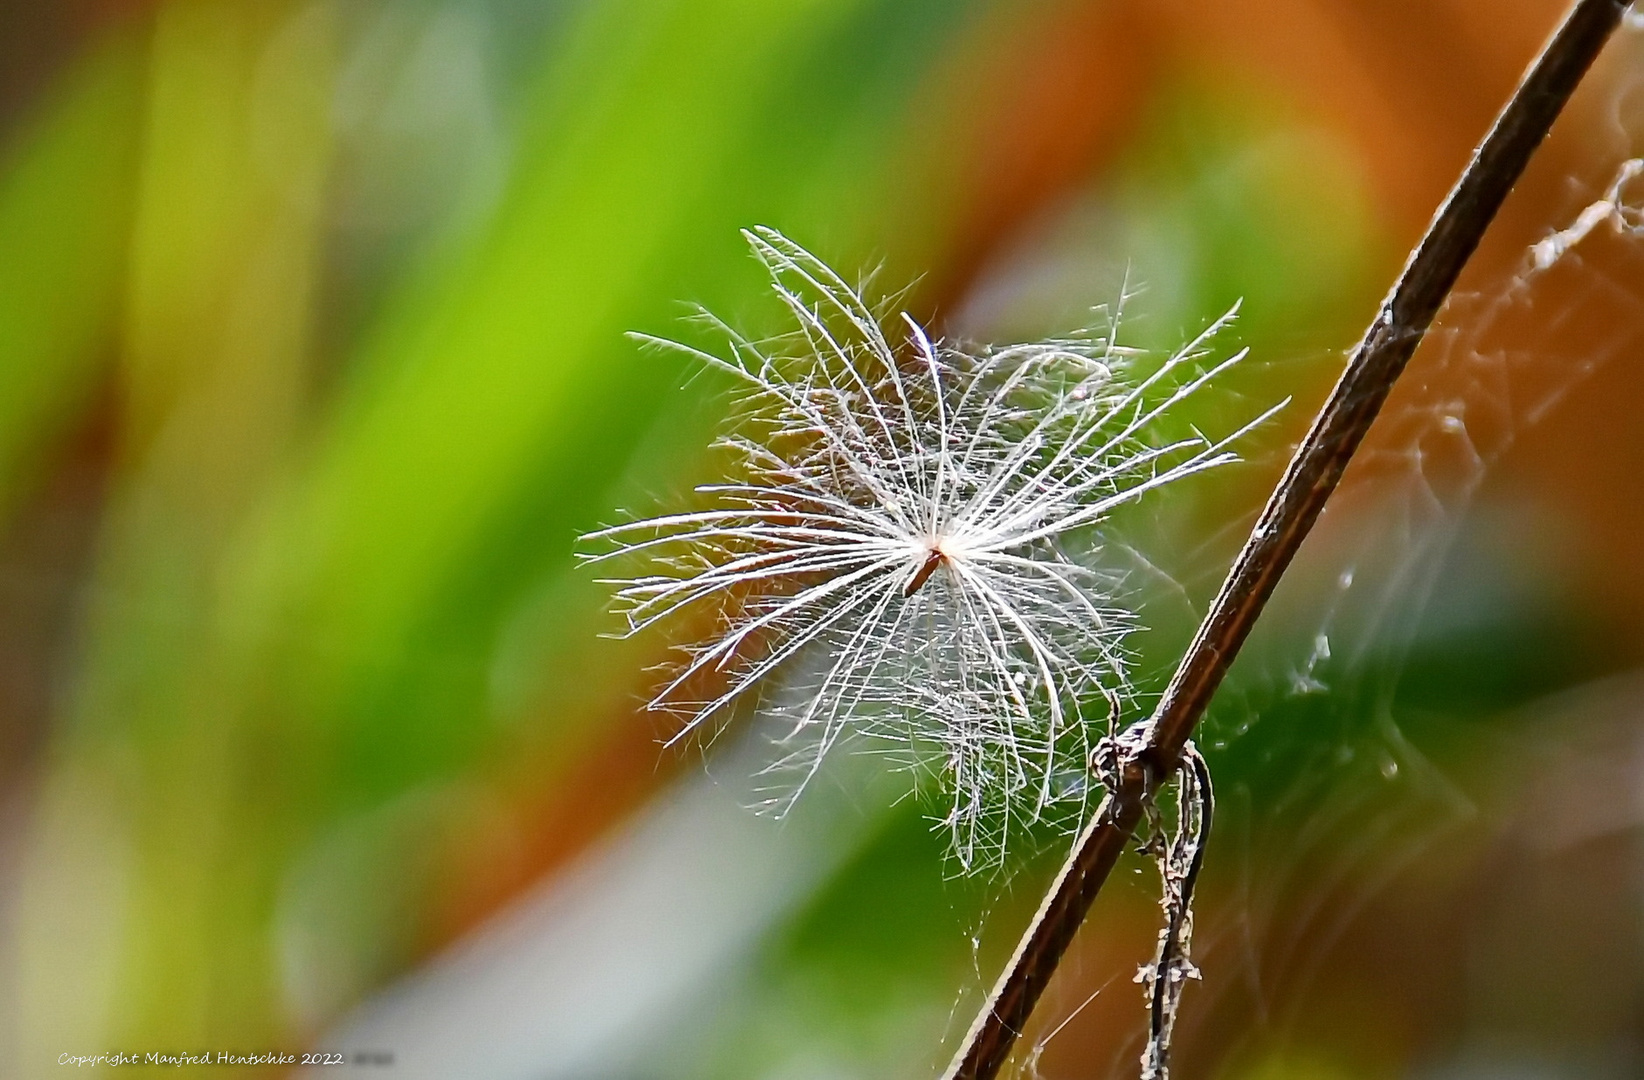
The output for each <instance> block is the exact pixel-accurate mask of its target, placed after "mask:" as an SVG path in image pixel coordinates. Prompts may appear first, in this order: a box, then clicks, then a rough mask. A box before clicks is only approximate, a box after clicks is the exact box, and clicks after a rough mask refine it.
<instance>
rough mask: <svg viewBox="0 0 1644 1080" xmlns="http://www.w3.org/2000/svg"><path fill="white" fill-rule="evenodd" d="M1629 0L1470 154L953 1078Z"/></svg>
mask: <svg viewBox="0 0 1644 1080" xmlns="http://www.w3.org/2000/svg"><path fill="white" fill-rule="evenodd" d="M1627 7H1628V4H1627V3H1626V2H1625V0H1576V3H1575V4H1574V5H1573V6H1572V7H1571V9H1570V12H1569V14H1568V15H1566V16H1565V19H1564V22H1563V23H1562V24H1561V25H1560V26H1559V28H1558V30H1557V32H1555V33H1554V34H1553V37H1552V39H1551V40H1550V41H1549V42H1548V43H1547V46H1546V47H1545V48H1544V49H1543V50H1542V52H1541V55H1540V56H1538V57H1537V58H1536V61H1535V63H1534V64H1532V65H1531V67H1530V69H1529V71H1528V72H1527V73H1526V74H1525V76H1524V79H1523V81H1522V82H1521V83H1520V84H1519V86H1518V89H1517V90H1516V91H1515V92H1514V93H1513V96H1512V98H1511V99H1510V100H1509V101H1508V102H1507V106H1506V108H1504V109H1503V110H1502V112H1501V115H1500V116H1499V117H1498V118H1497V119H1496V122H1495V125H1494V126H1493V127H1492V128H1491V129H1490V132H1489V134H1488V135H1486V136H1485V138H1484V141H1483V142H1482V143H1481V144H1480V145H1479V147H1478V149H1477V150H1476V151H1474V153H1473V158H1472V160H1471V161H1470V162H1469V163H1468V165H1467V168H1466V170H1465V171H1464V172H1463V173H1462V175H1461V179H1460V180H1459V181H1458V182H1457V183H1456V186H1455V188H1454V189H1453V190H1452V191H1451V192H1450V197H1449V198H1448V199H1446V200H1445V202H1444V205H1443V206H1442V207H1441V208H1440V209H1439V212H1438V214H1437V215H1436V216H1435V217H1434V218H1433V222H1432V224H1431V225H1430V226H1429V227H1428V230H1427V234H1426V235H1425V236H1424V237H1422V240H1421V243H1420V244H1419V245H1418V246H1417V247H1416V249H1415V251H1414V252H1412V253H1411V255H1410V259H1409V261H1408V262H1407V263H1406V264H1405V267H1404V272H1403V273H1402V274H1401V275H1400V276H1399V279H1398V281H1397V283H1396V284H1395V285H1394V286H1393V290H1392V292H1391V293H1390V294H1389V295H1388V297H1387V299H1386V300H1384V301H1383V302H1382V305H1381V308H1380V310H1379V311H1378V312H1377V313H1376V317H1375V320H1374V321H1373V322H1372V323H1371V324H1370V328H1369V330H1368V331H1366V332H1365V335H1364V338H1363V340H1362V341H1361V342H1360V343H1359V345H1358V347H1357V348H1356V349H1355V350H1354V351H1353V355H1352V358H1351V360H1349V362H1348V364H1347V369H1346V370H1345V371H1344V372H1343V373H1342V377H1341V379H1340V381H1339V382H1337V383H1336V387H1335V389H1334V390H1333V391H1332V392H1331V394H1330V399H1329V400H1328V401H1327V402H1325V405H1324V407H1323V409H1321V410H1320V412H1319V414H1318V416H1317V418H1316V419H1315V420H1314V421H1313V426H1312V428H1311V429H1310V430H1309V431H1308V433H1307V437H1306V438H1305V439H1303V440H1302V443H1301V445H1300V446H1299V447H1297V449H1296V453H1295V456H1294V457H1293V458H1292V459H1291V461H1290V465H1289V467H1288V468H1286V469H1285V472H1284V476H1283V477H1282V478H1281V479H1280V481H1279V484H1278V487H1277V488H1275V489H1274V491H1273V494H1272V496H1271V497H1270V498H1269V499H1268V502H1267V506H1266V508H1265V509H1263V511H1262V514H1261V517H1260V518H1259V519H1258V520H1257V522H1256V526H1255V529H1254V530H1253V531H1252V532H1251V534H1250V538H1249V539H1248V540H1247V541H1246V542H1245V545H1244V548H1243V550H1241V551H1240V552H1239V556H1238V558H1237V559H1236V560H1235V561H1234V563H1233V568H1232V570H1231V571H1229V572H1228V575H1227V580H1226V581H1225V582H1224V583H1223V584H1222V588H1221V591H1220V592H1219V593H1218V594H1217V595H1216V599H1215V601H1214V602H1213V603H1212V604H1211V607H1210V611H1209V613H1208V614H1207V615H1206V616H1205V619H1204V622H1203V623H1202V624H1201V625H1200V627H1199V631H1198V633H1197V634H1196V635H1195V636H1194V638H1193V643H1192V644H1191V645H1190V646H1189V647H1188V650H1187V653H1186V654H1185V655H1184V656H1183V658H1182V662H1181V665H1180V666H1179V667H1178V668H1177V669H1176V674H1175V676H1174V677H1173V678H1172V679H1171V680H1170V685H1169V686H1168V687H1167V688H1166V690H1165V693H1164V697H1163V699H1162V700H1161V701H1160V703H1159V707H1158V709H1157V710H1156V711H1155V712H1154V714H1153V717H1152V718H1151V719H1150V720H1148V721H1147V722H1146V723H1145V724H1143V725H1138V728H1137V729H1136V730H1135V731H1134V732H1126V734H1125V736H1123V737H1121V739H1122V745H1124V746H1125V748H1126V749H1125V753H1124V755H1123V758H1122V760H1121V762H1120V763H1119V765H1120V767H1119V768H1118V769H1117V770H1116V772H1117V776H1116V777H1114V778H1113V784H1112V787H1111V790H1110V791H1109V792H1108V796H1107V798H1106V799H1105V800H1104V801H1103V803H1102V806H1101V808H1100V809H1098V810H1097V812H1096V815H1095V817H1093V818H1092V819H1091V822H1090V824H1089V825H1088V826H1086V827H1085V830H1084V831H1083V832H1082V833H1081V834H1080V835H1079V838H1078V841H1077V843H1076V844H1075V846H1074V849H1073V852H1072V853H1071V854H1070V855H1069V857H1068V860H1067V862H1066V863H1065V864H1064V865H1063V867H1062V869H1061V872H1060V873H1058V874H1057V876H1056V880H1055V881H1054V882H1053V883H1052V885H1051V888H1050V891H1049V892H1048V893H1046V895H1045V899H1044V902H1043V903H1042V904H1041V905H1040V908H1039V911H1038V914H1036V915H1035V916H1034V918H1033V922H1032V923H1031V924H1030V925H1029V927H1028V930H1027V933H1026V934H1025V935H1024V936H1023V938H1022V942H1021V944H1020V945H1018V946H1017V948H1016V952H1015V955H1013V956H1012V957H1011V959H1010V963H1009V964H1008V965H1007V966H1006V968H1005V972H1004V974H1003V975H1002V976H1001V977H1000V979H999V982H998V984H997V985H996V986H995V987H994V990H993V993H992V994H990V995H989V996H988V1001H987V1003H986V1005H984V1006H983V1009H982V1012H981V1014H980V1015H979V1016H978V1017H977V1018H976V1022H975V1023H974V1024H973V1025H972V1026H971V1029H970V1031H969V1033H968V1034H967V1035H966V1037H965V1041H964V1044H963V1045H962V1046H961V1047H960V1049H959V1053H958V1054H957V1056H955V1058H954V1060H953V1064H952V1065H950V1066H949V1067H948V1070H947V1072H946V1073H945V1074H944V1080H992V1078H993V1077H994V1076H995V1075H996V1074H997V1073H998V1071H999V1067H1000V1066H1001V1065H1003V1064H1004V1061H1005V1058H1006V1057H1007V1056H1008V1055H1009V1053H1010V1050H1011V1047H1012V1046H1013V1045H1014V1044H1015V1042H1016V1037H1017V1035H1018V1034H1020V1032H1021V1029H1022V1026H1023V1024H1025V1023H1026V1022H1027V1019H1028V1016H1029V1014H1030V1013H1032V1011H1033V1007H1034V1005H1035V1004H1036V1003H1037V1002H1038V1000H1039V995H1040V994H1041V993H1042V992H1043V991H1044V988H1045V986H1046V984H1047V983H1049V981H1050V977H1051V975H1052V974H1054V973H1055V971H1056V966H1057V964H1058V963H1060V961H1061V958H1062V954H1063V952H1064V951H1065V950H1066V949H1067V946H1068V944H1069V942H1071V941H1072V940H1073V935H1074V933H1075V932H1076V931H1077V930H1078V928H1079V925H1080V923H1082V922H1083V921H1084V917H1085V913H1086V912H1087V911H1088V910H1089V909H1090V905H1091V902H1092V901H1094V900H1095V899H1096V894H1097V893H1098V892H1100V891H1101V888H1102V885H1103V883H1104V882H1105V881H1106V880H1107V876H1108V874H1109V873H1110V872H1111V871H1112V869H1113V865H1114V863H1115V862H1116V861H1117V860H1118V858H1119V854H1120V852H1121V851H1122V850H1123V849H1124V846H1125V844H1126V842H1127V841H1128V840H1129V839H1130V836H1131V834H1132V833H1133V832H1134V831H1135V828H1136V825H1137V823H1138V821H1139V820H1140V819H1141V817H1142V814H1143V812H1144V810H1145V808H1146V806H1147V805H1148V803H1149V801H1150V800H1151V799H1152V798H1153V794H1154V792H1155V791H1156V790H1157V789H1158V787H1159V785H1160V784H1161V783H1163V782H1164V781H1165V780H1166V779H1167V778H1169V777H1170V776H1171V775H1172V774H1173V773H1174V772H1175V770H1176V769H1177V767H1178V766H1179V764H1180V761H1181V753H1182V747H1183V745H1184V744H1185V743H1186V742H1187V740H1188V738H1189V737H1190V736H1191V735H1192V733H1193V729H1194V727H1195V726H1196V725H1197V724H1198V721H1199V717H1200V716H1201V715H1203V713H1204V710H1205V707H1206V706H1207V705H1209V703H1210V698H1211V696H1212V695H1213V694H1214V693H1215V692H1216V688H1217V687H1218V686H1219V685H1220V684H1221V681H1222V676H1223V675H1225V674H1226V673H1227V669H1228V666H1229V665H1230V664H1232V662H1233V658H1234V657H1235V656H1237V655H1238V651H1239V649H1240V647H1241V646H1242V645H1243V644H1244V640H1245V638H1246V636H1248V634H1249V633H1250V628H1251V626H1252V624H1253V623H1254V622H1255V621H1256V617H1257V616H1258V615H1259V614H1260V613H1261V610H1262V608H1263V606H1264V605H1265V604H1266V603H1267V599H1268V597H1269V596H1270V595H1271V594H1272V592H1273V588H1274V586H1276V585H1277V584H1278V581H1279V578H1280V576H1281V575H1282V574H1283V573H1284V571H1285V569H1286V568H1287V567H1288V566H1289V565H1290V560H1291V558H1292V557H1293V556H1294V555H1295V553H1296V549H1297V548H1299V547H1300V546H1301V543H1302V541H1303V540H1304V539H1305V538H1306V536H1307V534H1308V532H1309V531H1310V530H1311V529H1312V527H1313V523H1314V522H1315V521H1316V520H1317V519H1318V516H1319V512H1320V510H1322V509H1323V508H1324V503H1325V500H1326V499H1328V498H1329V497H1330V493H1331V492H1332V491H1334V490H1335V488H1336V484H1337V482H1338V481H1339V480H1340V479H1341V475H1342V472H1343V471H1344V470H1345V469H1346V468H1347V463H1348V462H1349V461H1350V460H1352V457H1353V454H1354V452H1355V451H1356V450H1357V449H1358V446H1359V443H1360V442H1361V441H1363V439H1364V435H1365V432H1366V431H1368V430H1369V428H1370V424H1371V422H1372V421H1374V420H1375V418H1376V414H1377V413H1378V412H1379V411H1380V410H1381V406H1382V403H1383V402H1384V401H1386V400H1387V395H1388V392H1389V391H1391V390H1392V388H1393V383H1394V381H1395V380H1396V379H1397V378H1398V377H1399V374H1400V373H1401V372H1402V371H1403V370H1404V366H1405V364H1406V363H1407V362H1408V361H1409V359H1410V356H1411V354H1412V353H1414V352H1415V349H1416V346H1417V345H1418V344H1420V342H1421V339H1422V336H1423V335H1424V334H1426V332H1427V328H1428V327H1429V326H1430V325H1431V324H1432V321H1433V318H1434V316H1435V315H1437V313H1438V310H1439V308H1440V306H1441V305H1442V304H1443V303H1444V300H1445V298H1446V297H1447V296H1448V295H1449V294H1450V290H1451V288H1452V287H1453V286H1454V285H1455V282H1456V278H1457V277H1458V276H1459V275H1460V273H1461V270H1462V267H1464V266H1465V265H1466V264H1467V260H1468V259H1469V258H1471V257H1472V254H1473V251H1474V249H1475V248H1477V247H1478V243H1479V240H1480V238H1481V237H1482V236H1483V235H1484V231H1485V229H1486V228H1487V227H1488V226H1489V224H1490V222H1491V221H1492V220H1493V219H1494V218H1495V215H1496V211H1497V210H1498V209H1500V207H1501V204H1502V201H1503V200H1504V199H1505V198H1506V197H1507V193H1508V192H1509V191H1510V190H1512V187H1513V184H1514V183H1516V182H1517V181H1518V178H1519V176H1520V175H1521V174H1522V173H1523V171H1524V167H1525V165H1526V164H1527V163H1528V162H1529V160H1530V157H1531V156H1532V155H1533V154H1534V153H1535V151H1536V148H1537V147H1539V146H1540V145H1541V141H1542V139H1544V138H1545V137H1546V135H1547V131H1548V129H1549V128H1551V127H1552V124H1553V121H1554V120H1555V119H1557V118H1558V115H1559V113H1560V112H1561V111H1562V110H1563V108H1564V105H1565V103H1566V102H1567V101H1568V100H1569V98H1570V95H1571V93H1573V92H1574V91H1575V88H1576V85H1577V84H1578V83H1580V81H1581V78H1582V76H1583V75H1585V74H1586V72H1587V69H1588V68H1589V67H1590V66H1591V65H1592V63H1593V60H1594V59H1595V58H1596V57H1597V56H1598V53H1599V51H1600V50H1601V49H1602V48H1603V46H1604V43H1605V42H1606V41H1607V40H1609V37H1610V35H1611V33H1613V32H1614V30H1615V28H1616V26H1617V24H1618V23H1619V22H1620V21H1621V17H1622V14H1623V13H1624V12H1625V10H1626V8H1627Z"/></svg>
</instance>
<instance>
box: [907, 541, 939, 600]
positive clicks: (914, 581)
mask: <svg viewBox="0 0 1644 1080" xmlns="http://www.w3.org/2000/svg"><path fill="white" fill-rule="evenodd" d="M925 548H926V552H927V553H926V555H925V561H924V562H922V563H920V564H919V569H917V570H915V571H914V572H913V576H912V577H911V578H909V579H908V583H907V584H906V585H905V586H903V588H902V595H903V596H912V595H913V594H914V593H916V592H918V591H919V590H920V589H921V588H922V587H924V584H925V582H927V581H929V580H930V576H931V575H932V574H934V573H936V568H937V567H938V566H941V565H942V563H943V561H944V560H946V559H947V558H948V553H947V552H946V551H944V550H942V537H939V536H938V537H933V538H931V539H930V540H928V541H926V542H925Z"/></svg>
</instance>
